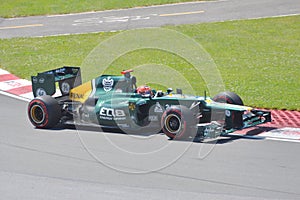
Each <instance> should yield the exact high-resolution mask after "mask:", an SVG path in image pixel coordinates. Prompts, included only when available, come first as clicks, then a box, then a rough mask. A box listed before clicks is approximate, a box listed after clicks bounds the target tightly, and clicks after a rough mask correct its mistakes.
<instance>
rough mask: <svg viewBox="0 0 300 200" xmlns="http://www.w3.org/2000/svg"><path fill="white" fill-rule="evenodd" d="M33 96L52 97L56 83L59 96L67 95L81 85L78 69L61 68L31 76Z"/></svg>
mask: <svg viewBox="0 0 300 200" xmlns="http://www.w3.org/2000/svg"><path fill="white" fill-rule="evenodd" d="M31 82H32V92H33V96H34V97H37V96H43V95H50V96H52V95H54V94H55V92H56V83H57V82H58V85H59V89H60V92H61V94H62V95H63V96H64V95H68V94H69V93H70V90H71V89H72V88H74V87H76V86H78V85H81V72H80V68H79V67H67V66H65V67H61V68H58V69H54V70H50V71H46V72H42V73H38V74H37V75H36V76H31Z"/></svg>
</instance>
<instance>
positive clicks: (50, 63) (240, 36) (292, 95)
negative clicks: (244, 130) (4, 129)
mask: <svg viewBox="0 0 300 200" xmlns="http://www.w3.org/2000/svg"><path fill="white" fill-rule="evenodd" d="M299 21H300V16H292V17H281V18H268V19H258V20H240V21H230V22H219V23H205V24H197V25H183V26H175V27H173V26H172V27H171V26H170V27H167V28H170V29H175V30H177V31H180V32H182V33H184V34H186V35H188V36H189V37H192V38H193V39H195V40H196V41H197V42H199V43H200V44H201V45H202V46H203V47H204V48H205V49H206V51H207V52H208V53H209V54H210V55H211V57H212V58H213V59H214V61H215V63H216V65H217V67H218V69H219V70H220V72H221V75H222V78H223V81H224V83H225V86H226V89H227V90H229V91H233V92H236V93H238V94H239V95H240V96H241V97H242V98H243V100H244V103H245V104H247V105H251V106H256V107H264V108H273V109H274V108H277V109H289V110H300V81H299V77H300V35H299V32H300V24H299ZM114 34H116V33H97V34H83V35H71V36H56V37H44V38H15V39H2V40H0V65H1V67H2V68H4V69H6V70H8V71H10V72H12V73H14V74H16V75H18V76H20V77H22V78H26V79H29V78H30V76H31V75H34V74H36V73H37V72H41V71H44V70H49V69H52V68H56V67H61V66H63V65H73V66H80V65H81V64H82V62H83V60H84V58H85V57H86V56H87V55H88V54H89V52H90V51H91V50H92V49H93V48H94V47H95V46H96V45H97V44H99V43H100V42H101V41H104V40H105V39H107V38H109V37H110V36H112V35H114ZM174 42H175V41H174ZM144 63H158V64H163V65H167V66H170V67H172V68H176V69H177V70H179V71H180V70H181V71H182V72H184V73H185V76H186V77H189V79H190V80H191V79H193V73H194V72H193V71H190V72H189V70H187V69H189V64H188V63H186V61H184V60H183V59H181V58H178V57H176V56H174V55H170V54H168V53H166V52H163V53H162V52H159V51H157V50H149V49H148V50H140V51H134V52H131V53H128V54H126V55H124V56H122V57H120V58H119V59H117V60H116V61H115V62H114V63H113V66H119V68H113V69H114V72H115V73H118V72H119V70H120V69H124V68H131V67H134V66H138V65H141V64H144ZM95 76H96V73H95ZM86 78H93V77H86ZM193 84H194V86H193V87H195V88H197V91H199V94H202V93H203V92H202V91H203V90H204V89H205V85H204V83H203V82H202V81H201V80H195V81H193Z"/></svg>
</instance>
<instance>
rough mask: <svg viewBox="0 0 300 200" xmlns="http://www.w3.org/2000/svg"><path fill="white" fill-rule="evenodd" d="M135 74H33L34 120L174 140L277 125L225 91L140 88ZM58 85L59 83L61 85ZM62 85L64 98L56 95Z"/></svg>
mask: <svg viewBox="0 0 300 200" xmlns="http://www.w3.org/2000/svg"><path fill="white" fill-rule="evenodd" d="M131 72H132V70H126V71H123V72H122V75H120V76H115V75H102V76H99V77H97V78H95V79H92V80H91V81H89V82H87V83H84V84H82V83H81V77H80V68H78V67H62V68H59V69H55V70H51V71H47V72H43V73H39V74H38V75H37V76H32V89H33V93H34V96H35V98H34V99H33V100H32V101H31V102H30V103H29V105H28V117H29V119H30V121H31V123H32V124H33V125H34V126H35V127H37V128H53V127H54V126H56V125H57V124H75V125H77V124H78V125H87V126H97V127H98V126H99V127H105V128H118V129H121V130H122V131H123V132H125V133H129V134H143V133H153V134H155V133H161V132H163V133H165V134H166V135H167V136H168V137H169V138H170V139H180V140H181V139H188V138H215V137H218V136H220V135H226V134H228V133H231V132H234V131H236V130H241V129H245V128H248V127H253V126H256V125H258V124H262V123H266V122H270V121H271V113H270V112H267V111H262V110H257V109H254V108H251V107H248V106H243V102H242V100H241V98H240V97H239V96H238V95H236V94H234V93H232V92H223V93H220V94H218V95H216V96H215V97H214V98H212V99H211V98H209V97H206V95H204V97H199V96H192V95H186V94H182V91H181V90H180V89H177V91H176V93H175V92H173V91H172V89H171V88H170V89H168V90H167V91H165V92H163V91H155V90H152V89H151V88H150V87H148V86H141V87H137V86H136V78H135V77H134V76H132V75H131ZM56 82H58V84H56ZM56 85H59V88H60V91H61V95H60V96H58V97H55V98H54V97H52V95H53V94H54V93H55V91H56Z"/></svg>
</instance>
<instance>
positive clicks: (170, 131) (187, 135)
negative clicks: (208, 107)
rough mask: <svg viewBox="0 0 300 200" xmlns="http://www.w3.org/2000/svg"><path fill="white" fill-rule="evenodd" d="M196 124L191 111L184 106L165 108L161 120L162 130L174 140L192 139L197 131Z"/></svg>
mask: <svg viewBox="0 0 300 200" xmlns="http://www.w3.org/2000/svg"><path fill="white" fill-rule="evenodd" d="M196 124H197V123H196V119H195V117H194V115H193V112H192V111H191V110H190V109H188V108H187V107H185V106H171V107H169V108H167V109H166V111H165V112H164V114H163V116H162V120H161V126H162V130H163V132H164V133H165V134H166V135H167V136H168V137H169V138H170V139H175V140H190V141H193V140H194V138H195V136H196V133H197V127H196Z"/></svg>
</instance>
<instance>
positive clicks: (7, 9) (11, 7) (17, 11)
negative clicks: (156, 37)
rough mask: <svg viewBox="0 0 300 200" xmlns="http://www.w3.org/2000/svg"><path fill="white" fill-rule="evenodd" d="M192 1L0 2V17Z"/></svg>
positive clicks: (87, 0)
mask: <svg viewBox="0 0 300 200" xmlns="http://www.w3.org/2000/svg"><path fill="white" fill-rule="evenodd" d="M187 1H193V0H97V1H95V0H68V1H64V0H34V1H26V0H9V1H4V0H0V5H1V6H0V17H20V16H29V15H49V14H62V13H77V12H87V11H99V10H107V9H118V8H132V7H137V6H149V5H159V4H168V3H178V2H187Z"/></svg>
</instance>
